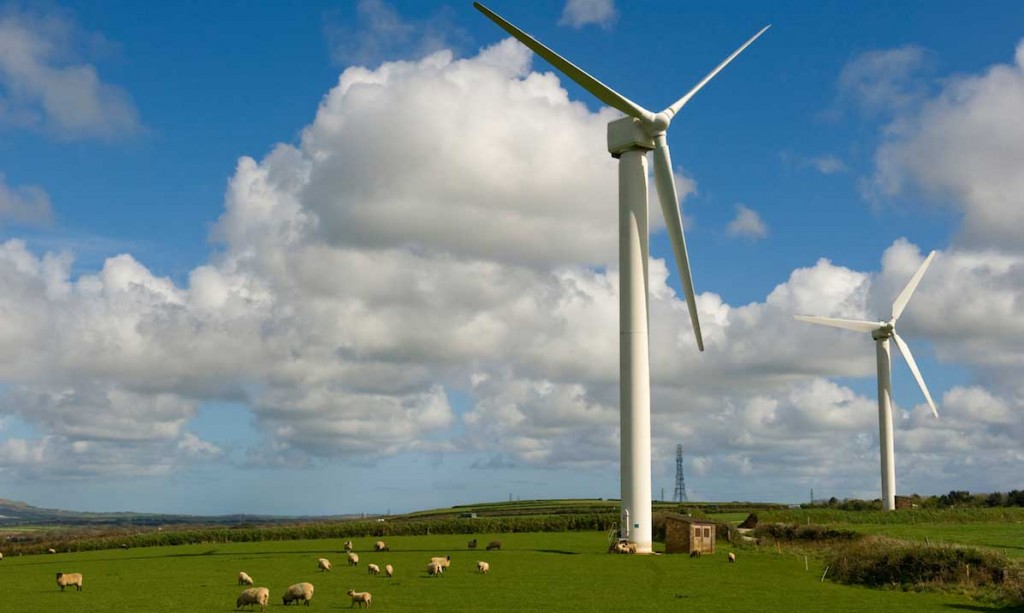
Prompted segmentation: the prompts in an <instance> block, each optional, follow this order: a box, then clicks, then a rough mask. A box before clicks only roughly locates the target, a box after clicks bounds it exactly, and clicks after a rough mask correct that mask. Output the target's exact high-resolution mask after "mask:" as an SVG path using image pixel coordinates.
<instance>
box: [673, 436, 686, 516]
mask: <svg viewBox="0 0 1024 613" xmlns="http://www.w3.org/2000/svg"><path fill="white" fill-rule="evenodd" d="M672 500H673V501H675V502H690V499H689V498H687V496H686V475H684V474H683V446H682V445H676V491H675V493H674V494H673V495H672Z"/></svg>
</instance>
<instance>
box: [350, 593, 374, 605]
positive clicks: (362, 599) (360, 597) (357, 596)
mask: <svg viewBox="0 0 1024 613" xmlns="http://www.w3.org/2000/svg"><path fill="white" fill-rule="evenodd" d="M348 595H349V597H350V598H352V605H351V606H350V607H349V608H350V609H351V608H352V607H354V606H356V603H359V607H360V608H362V606H363V605H364V604H365V605H366V608H367V609H369V608H370V601H371V600H373V596H372V595H371V594H370V592H357V591H355V590H349V591H348Z"/></svg>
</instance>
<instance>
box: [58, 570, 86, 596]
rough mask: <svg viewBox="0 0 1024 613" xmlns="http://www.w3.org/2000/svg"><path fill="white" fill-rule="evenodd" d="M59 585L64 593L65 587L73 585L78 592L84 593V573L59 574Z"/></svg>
mask: <svg viewBox="0 0 1024 613" xmlns="http://www.w3.org/2000/svg"><path fill="white" fill-rule="evenodd" d="M57 585H59V586H60V591H62V592H63V591H64V587H65V586H68V585H73V586H75V588H76V591H79V592H81V591H82V573H57Z"/></svg>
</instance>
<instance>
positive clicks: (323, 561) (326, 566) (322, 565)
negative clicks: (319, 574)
mask: <svg viewBox="0 0 1024 613" xmlns="http://www.w3.org/2000/svg"><path fill="white" fill-rule="evenodd" d="M316 567H317V568H318V569H320V570H322V571H325V572H326V571H329V570H331V561H330V560H328V559H327V558H320V559H319V560H317V561H316Z"/></svg>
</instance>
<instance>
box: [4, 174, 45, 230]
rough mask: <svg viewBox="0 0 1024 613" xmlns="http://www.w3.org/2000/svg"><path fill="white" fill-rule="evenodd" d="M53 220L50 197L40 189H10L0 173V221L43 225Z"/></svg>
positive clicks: (33, 186) (30, 187)
mask: <svg viewBox="0 0 1024 613" xmlns="http://www.w3.org/2000/svg"><path fill="white" fill-rule="evenodd" d="M51 219H53V210H52V209H51V207H50V195H49V194H47V193H46V191H45V190H43V188H41V187H36V186H35V185H22V186H19V187H12V186H10V185H8V184H7V181H6V178H5V177H4V174H3V173H0V221H7V222H9V223H10V222H13V223H22V224H45V223H47V222H49V221H50V220H51Z"/></svg>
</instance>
